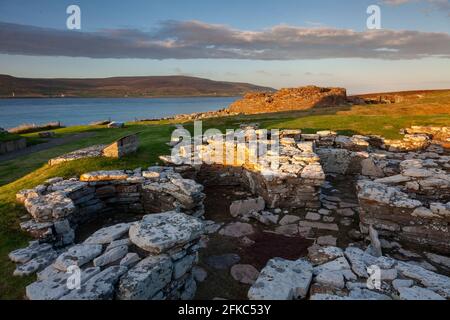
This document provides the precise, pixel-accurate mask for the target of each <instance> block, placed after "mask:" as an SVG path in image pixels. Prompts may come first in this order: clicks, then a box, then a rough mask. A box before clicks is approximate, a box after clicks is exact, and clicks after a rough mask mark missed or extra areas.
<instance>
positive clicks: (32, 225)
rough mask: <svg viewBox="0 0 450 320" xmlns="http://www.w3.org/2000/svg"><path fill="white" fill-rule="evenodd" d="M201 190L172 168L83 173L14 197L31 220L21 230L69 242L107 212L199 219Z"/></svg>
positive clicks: (45, 238) (59, 179)
mask: <svg viewBox="0 0 450 320" xmlns="http://www.w3.org/2000/svg"><path fill="white" fill-rule="evenodd" d="M202 190H203V186H201V185H199V184H197V183H196V182H195V181H192V180H188V179H184V178H183V177H182V176H181V175H180V174H179V173H177V172H175V171H174V169H173V168H167V167H150V168H148V170H147V171H142V170H141V169H136V170H134V171H126V170H115V171H98V172H91V173H86V174H83V175H82V176H81V177H80V178H79V179H75V178H73V179H69V180H64V179H62V178H53V179H50V180H48V181H46V183H44V184H42V185H39V186H37V187H35V188H34V189H30V190H23V191H21V192H19V193H18V194H17V200H18V201H19V202H21V203H23V204H24V205H25V208H26V209H27V211H28V212H29V213H30V215H31V219H30V220H28V221H25V222H22V223H21V228H22V229H23V230H25V231H28V232H29V233H31V234H32V235H33V236H34V237H36V238H38V239H40V240H41V241H47V242H52V243H55V244H58V245H67V244H70V243H72V242H73V240H74V238H75V235H74V230H75V229H76V227H77V226H78V225H79V224H82V223H85V222H87V221H90V220H92V219H94V218H96V217H98V216H99V215H103V214H107V213H108V212H130V213H133V214H148V213H154V212H162V211H169V210H177V211H183V212H184V213H186V214H188V215H193V216H195V217H201V216H202V215H203V213H204V207H203V199H204V197H205V195H204V194H203V193H202Z"/></svg>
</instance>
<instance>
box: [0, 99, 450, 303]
mask: <svg viewBox="0 0 450 320" xmlns="http://www.w3.org/2000/svg"><path fill="white" fill-rule="evenodd" d="M243 122H258V123H260V124H261V126H262V127H264V128H300V129H303V130H304V131H305V132H308V133H312V132H316V131H318V130H328V129H331V130H336V131H338V132H339V133H342V134H347V135H351V134H378V135H382V136H384V137H387V138H400V137H401V135H400V134H399V130H400V129H401V128H405V127H410V126H411V125H438V126H450V91H446V92H436V93H432V94H430V95H426V96H425V97H424V98H421V99H417V100H414V101H413V102H405V103H399V104H393V105H370V106H353V107H341V108H329V109H327V108H321V109H314V110H308V111H302V112H292V113H281V114H268V115H257V116H239V117H230V118H220V119H211V120H207V121H204V123H203V126H204V129H207V128H212V127H213V128H218V129H221V130H224V129H228V128H229V129H232V128H236V127H238V126H239V124H240V123H243ZM187 127H188V128H192V126H191V124H188V125H187ZM173 129H174V127H173V125H172V124H170V123H169V122H167V121H165V122H151V123H150V122H149V123H132V124H128V125H127V128H126V129H108V128H105V127H100V126H96V127H92V126H78V127H68V128H62V129H57V130H55V131H54V132H55V133H56V136H57V137H63V136H66V135H71V134H74V133H80V132H88V131H89V132H93V133H94V136H91V137H88V138H84V139H81V140H78V141H75V142H71V143H69V144H66V145H63V146H58V147H54V148H52V149H48V150H44V151H41V152H38V153H34V154H32V155H27V156H24V157H21V158H18V159H15V160H12V161H6V162H0V244H1V245H0V279H1V280H0V299H21V298H23V295H24V287H25V286H26V284H27V283H29V282H31V281H32V280H33V277H29V278H15V277H12V272H13V270H14V265H13V264H12V263H10V262H9V260H8V258H7V254H8V253H9V252H10V251H12V250H14V249H16V248H18V247H21V246H23V245H26V243H27V241H28V240H29V238H28V237H27V235H25V234H23V233H22V232H21V231H20V230H19V227H18V220H19V217H20V216H22V215H24V214H26V212H25V210H24V208H23V207H22V206H20V205H18V204H16V202H15V194H16V193H17V192H18V191H19V190H21V189H25V188H31V187H34V186H36V185H37V184H39V183H41V182H43V181H45V180H46V179H49V178H51V177H56V176H62V177H65V178H68V177H73V176H79V175H80V174H82V173H84V172H88V171H93V170H100V169H121V168H128V169H134V168H137V167H142V168H145V167H148V166H150V165H154V164H155V163H157V162H158V156H159V155H161V154H167V153H168V152H169V147H168V146H167V145H166V142H168V141H169V139H170V135H171V132H172V130H173ZM130 133H139V137H140V141H141V146H140V149H139V151H138V153H137V154H135V155H130V156H128V157H126V158H124V159H120V160H113V159H89V160H80V161H76V162H71V163H67V164H63V165H60V166H55V167H49V166H47V165H46V163H47V161H48V160H49V159H50V158H53V157H55V156H58V155H61V154H63V153H67V152H70V151H73V150H76V149H79V148H83V147H87V146H90V145H93V144H100V143H108V142H112V141H114V140H116V139H117V138H119V137H121V136H124V135H127V134H130ZM36 135H37V134H27V135H25V136H26V137H27V138H29V139H33V138H36Z"/></svg>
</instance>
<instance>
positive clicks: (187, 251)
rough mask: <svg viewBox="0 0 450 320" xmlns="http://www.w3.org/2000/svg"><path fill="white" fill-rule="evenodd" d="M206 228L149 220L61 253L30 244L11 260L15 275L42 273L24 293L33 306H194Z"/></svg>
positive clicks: (172, 217) (180, 220)
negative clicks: (144, 303)
mask: <svg viewBox="0 0 450 320" xmlns="http://www.w3.org/2000/svg"><path fill="white" fill-rule="evenodd" d="M203 228H204V225H203V222H202V221H201V220H199V219H198V218H195V217H192V216H188V215H186V214H184V213H180V212H175V211H172V212H165V213H159V214H151V215H147V216H145V217H144V218H143V219H142V220H140V221H138V222H135V223H121V224H118V225H113V226H109V227H105V228H102V229H100V230H98V231H96V232H95V233H94V234H92V235H91V236H90V237H89V238H87V239H86V240H85V241H84V242H83V243H80V244H77V245H74V246H71V247H69V248H66V249H63V250H57V249H55V248H54V247H52V246H50V245H48V244H38V243H36V242H32V243H30V246H29V247H27V248H24V249H19V250H16V251H14V252H12V253H10V255H9V257H10V259H11V260H12V261H14V262H16V263H19V266H18V267H17V269H16V275H24V274H30V273H32V272H36V271H38V275H37V281H36V282H33V283H32V284H30V285H29V286H27V287H26V296H27V298H28V299H30V300H111V299H117V300H178V299H182V300H190V299H193V298H194V295H195V292H196V282H195V280H194V277H193V275H192V268H193V267H194V265H195V264H196V263H197V261H198V250H199V248H200V247H201V244H200V237H201V236H202V234H203ZM74 268H75V269H74ZM74 270H75V271H74ZM77 276H78V279H76V278H75V277H77Z"/></svg>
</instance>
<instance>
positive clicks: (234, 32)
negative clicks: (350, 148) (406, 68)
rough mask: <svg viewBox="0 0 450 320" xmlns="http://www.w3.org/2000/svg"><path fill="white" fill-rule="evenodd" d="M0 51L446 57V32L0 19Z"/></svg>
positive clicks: (449, 49)
mask: <svg viewBox="0 0 450 320" xmlns="http://www.w3.org/2000/svg"><path fill="white" fill-rule="evenodd" d="M0 53H4V54H22V55H34V56H40V55H43V56H66V57H89V58H141V59H161V60H162V59H247V60H299V59H325V58H375V59H389V60H395V59H419V58H426V57H443V58H450V35H449V34H448V33H444V32H442V33H438V32H420V31H405V30H403V31H397V30H368V31H363V32H358V31H354V30H348V29H336V28H325V27H324V28H304V27H296V26H289V25H277V26H274V27H271V28H268V29H264V30H261V31H248V30H239V29H234V28H231V27H228V26H224V25H216V24H207V23H203V22H199V21H166V22H164V23H162V24H160V25H159V26H158V27H157V28H155V29H154V30H152V31H151V32H143V31H140V30H136V29H107V30H99V31H96V32H77V31H68V30H57V29H47V28H40V27H34V26H26V25H18V24H10V23H1V22H0Z"/></svg>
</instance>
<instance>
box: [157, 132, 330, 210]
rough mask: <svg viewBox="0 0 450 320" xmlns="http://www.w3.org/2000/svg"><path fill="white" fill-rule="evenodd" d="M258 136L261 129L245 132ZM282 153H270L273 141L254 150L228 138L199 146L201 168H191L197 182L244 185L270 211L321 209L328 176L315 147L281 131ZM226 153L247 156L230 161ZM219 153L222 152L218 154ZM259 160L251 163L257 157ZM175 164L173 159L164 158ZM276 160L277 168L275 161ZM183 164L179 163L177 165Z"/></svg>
mask: <svg viewBox="0 0 450 320" xmlns="http://www.w3.org/2000/svg"><path fill="white" fill-rule="evenodd" d="M251 133H252V134H255V133H256V134H257V135H258V134H259V130H256V131H254V130H244V131H242V133H241V134H243V135H244V136H245V137H246V138H248V135H250V134H251ZM281 136H282V139H281V141H280V144H279V154H275V153H273V152H272V151H271V144H270V141H269V142H266V144H265V145H264V148H262V146H261V143H259V144H258V146H257V147H251V146H250V145H249V144H248V143H238V142H237V141H236V140H232V141H231V142H229V141H228V140H227V139H226V138H227V137H226V136H223V140H222V141H227V142H221V141H219V142H217V140H215V139H208V140H206V141H205V142H204V143H203V145H201V146H199V147H198V149H197V150H196V151H197V156H198V157H199V159H200V160H201V161H202V163H203V164H202V165H199V166H192V167H193V168H195V170H196V175H195V177H196V178H195V179H196V180H197V181H199V182H201V183H202V184H204V185H245V186H247V187H248V189H249V190H250V191H251V192H252V193H253V194H255V195H258V196H261V197H263V198H264V200H265V202H266V205H267V206H268V207H269V208H319V207H320V202H319V195H320V187H321V186H322V184H323V183H324V181H325V174H324V172H323V170H322V167H321V165H320V162H319V157H318V156H317V154H315V152H314V144H313V143H312V142H308V141H303V142H301V141H296V140H295V137H298V136H300V133H299V131H292V130H291V131H287V132H283V131H282V132H281ZM192 150H193V149H192V146H191V145H188V146H183V147H182V148H180V153H181V154H192ZM222 150H224V154H227V153H229V152H234V154H238V152H239V151H238V150H240V151H241V152H243V154H244V155H245V156H244V157H243V158H244V159H242V160H238V159H237V157H233V158H232V160H231V162H230V161H229V160H228V159H226V156H223V157H221V155H222V153H221V152H222ZM219 152H220V153H219ZM256 155H258V157H257V161H250V160H249V159H251V157H252V156H256ZM161 159H162V160H164V161H166V162H168V163H171V164H173V163H174V162H175V161H174V160H173V159H172V157H161ZM274 161H277V163H278V164H277V166H273V165H272V164H273V162H274ZM191 163H193V158H187V159H185V161H184V162H183V163H181V164H182V165H184V166H185V165H190V164H191ZM178 164H180V163H178Z"/></svg>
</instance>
